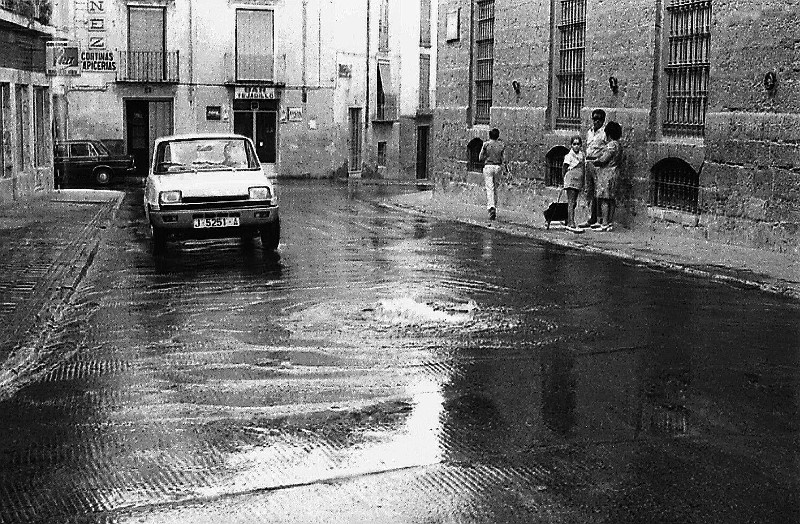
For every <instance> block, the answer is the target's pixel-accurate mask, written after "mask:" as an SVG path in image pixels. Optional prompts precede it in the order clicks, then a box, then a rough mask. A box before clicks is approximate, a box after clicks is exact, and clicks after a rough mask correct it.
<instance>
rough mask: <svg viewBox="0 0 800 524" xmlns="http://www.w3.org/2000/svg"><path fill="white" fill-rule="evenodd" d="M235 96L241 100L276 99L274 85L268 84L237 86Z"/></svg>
mask: <svg viewBox="0 0 800 524" xmlns="http://www.w3.org/2000/svg"><path fill="white" fill-rule="evenodd" d="M234 96H235V98H237V99H239V100H274V99H275V98H277V97H276V96H275V88H274V87H266V86H236V88H235V89H234Z"/></svg>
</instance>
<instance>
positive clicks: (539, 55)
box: [433, 0, 800, 253]
mask: <svg viewBox="0 0 800 524" xmlns="http://www.w3.org/2000/svg"><path fill="white" fill-rule="evenodd" d="M669 2H670V0H657V1H643V0H628V1H624V2H606V1H602V0H587V15H586V46H585V49H586V64H585V86H584V107H583V109H582V111H581V119H582V126H581V129H580V130H579V131H578V130H567V129H556V128H555V126H554V112H555V111H556V102H555V100H556V98H557V96H558V95H557V84H556V81H555V73H556V70H557V69H558V63H557V59H558V50H557V46H558V38H559V31H558V28H557V23H558V20H557V13H554V12H553V8H554V6H556V7H557V6H558V5H560V2H557V1H552V0H495V46H494V75H493V79H494V83H493V105H492V110H491V119H490V125H488V126H487V125H473V124H471V123H470V120H471V119H472V107H474V89H473V88H472V86H471V82H472V81H473V78H472V77H471V74H472V70H471V67H470V61H471V52H472V46H471V31H470V26H471V23H472V21H471V14H472V9H473V8H472V6H471V2H470V1H469V0H447V1H441V2H440V8H439V20H438V30H439V38H438V42H439V43H438V72H437V109H436V115H435V121H434V122H435V123H434V144H435V146H434V147H435V154H434V157H433V158H434V166H433V172H434V173H435V175H434V176H435V177H436V178H437V181H438V182H439V185H442V186H446V185H447V184H448V183H450V182H457V183H463V182H475V183H478V182H479V181H480V180H479V177H477V176H470V175H468V174H467V158H468V157H467V144H468V143H469V141H470V140H472V139H473V138H475V137H478V138H481V139H482V140H485V139H486V137H487V136H488V130H489V129H490V127H498V128H500V130H501V135H502V138H503V139H504V140H505V141H506V142H507V144H508V149H507V151H508V160H509V162H510V163H511V164H512V167H513V177H512V180H511V181H510V182H509V183H508V187H505V188H504V191H505V192H507V193H509V194H508V195H507V196H506V198H505V200H506V202H507V205H512V206H527V207H530V208H531V209H535V210H537V212H538V208H541V207H543V206H545V205H546V204H547V203H549V202H550V201H552V200H554V199H555V198H557V196H558V189H557V188H552V187H546V186H545V174H546V155H547V153H548V151H550V150H551V149H552V148H553V147H555V146H562V145H567V144H568V143H569V138H570V136H572V135H573V134H575V133H576V132H579V133H580V134H581V135H583V136H585V132H586V129H587V128H588V127H589V123H590V120H591V119H590V116H591V110H592V109H593V108H595V107H600V108H603V109H605V111H606V112H607V121H608V120H615V121H617V122H619V123H620V124H621V125H622V127H623V140H622V142H623V145H624V148H625V165H624V170H623V176H622V178H623V179H622V182H621V191H620V195H619V208H618V212H617V215H616V217H615V219H616V221H618V222H620V223H621V224H623V225H626V226H628V227H633V228H652V229H653V230H656V231H661V232H664V233H669V234H681V235H692V236H697V237H701V238H708V239H710V240H715V241H721V242H729V243H737V244H742V245H749V246H757V247H766V248H769V249H775V250H779V251H790V252H791V251H794V252H798V253H800V241H799V240H798V227H800V165H798V163H799V162H800V149H799V148H800V140H798V134H800V82H798V80H800V62H798V60H800V58H799V57H800V55H798V52H800V40H798V39H797V30H796V27H797V26H798V24H799V23H800V19H798V18H799V17H800V14H798V13H800V0H789V1H787V2H769V3H764V2H760V1H756V0H734V1H726V2H724V3H723V2H721V1H718V0H712V20H711V27H710V30H711V51H710V61H711V70H710V88H709V89H710V91H709V95H708V96H709V102H708V110H707V113H706V127H705V136H704V137H700V138H693V139H677V138H671V137H664V136H663V133H662V131H661V125H662V112H663V110H664V105H665V95H666V85H665V74H664V64H665V63H666V57H665V53H666V51H667V49H668V41H667V36H668V35H667V34H665V33H668V31H669V28H668V23H667V21H668V18H667V12H666V9H665V5H668V4H669ZM456 8H460V14H461V16H460V38H459V39H458V40H450V41H448V40H447V39H446V37H445V32H446V31H445V30H446V23H447V16H448V12H449V11H452V10H454V9H456ZM662 28H665V29H662ZM551 40H554V41H555V46H556V47H555V49H554V48H553V46H551ZM770 71H771V72H773V73H774V74H775V77H776V78H777V85H776V87H775V88H774V89H769V90H768V89H766V88H765V87H764V77H765V75H766V74H767V73H768V72H770ZM610 77H614V79H615V80H616V82H617V84H618V88H617V89H615V90H613V89H612V88H611V84H610V81H609V79H610ZM515 84H518V89H517V90H515V89H514V88H513V86H514V85H515ZM471 97H472V99H471ZM670 158H675V159H680V160H682V161H683V162H685V163H686V164H687V165H688V166H690V167H691V168H692V169H693V170H694V171H695V172H696V173H697V174H699V186H700V187H699V189H698V194H699V212H698V213H693V212H686V211H676V210H671V209H662V208H658V207H655V206H652V205H650V191H651V185H652V183H651V177H652V172H651V170H652V168H653V167H654V166H655V165H656V164H657V163H658V162H660V161H663V160H665V159H670ZM459 191H463V188H462V189H459Z"/></svg>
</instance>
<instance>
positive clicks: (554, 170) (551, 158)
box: [544, 146, 569, 187]
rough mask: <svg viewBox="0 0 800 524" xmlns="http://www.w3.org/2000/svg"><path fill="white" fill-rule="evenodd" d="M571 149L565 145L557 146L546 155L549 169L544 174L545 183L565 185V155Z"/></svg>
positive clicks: (555, 185)
mask: <svg viewBox="0 0 800 524" xmlns="http://www.w3.org/2000/svg"><path fill="white" fill-rule="evenodd" d="M567 153H569V149H567V148H566V147H564V146H555V147H554V148H552V149H551V150H550V151H548V152H547V155H545V157H544V158H545V160H546V162H547V171H546V172H545V174H544V185H546V186H552V187H558V186H563V185H564V168H563V164H564V157H565V156H567Z"/></svg>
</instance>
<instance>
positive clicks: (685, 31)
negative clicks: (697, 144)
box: [663, 0, 711, 136]
mask: <svg viewBox="0 0 800 524" xmlns="http://www.w3.org/2000/svg"><path fill="white" fill-rule="evenodd" d="M667 14H668V18H669V59H668V61H667V67H666V76H667V98H666V111H665V115H664V126H663V129H664V134H665V135H671V136H703V134H704V131H705V122H706V108H707V106H708V76H709V69H710V64H709V59H708V57H709V48H710V46H711V30H710V28H709V24H710V22H711V0H670V3H669V5H668V6H667Z"/></svg>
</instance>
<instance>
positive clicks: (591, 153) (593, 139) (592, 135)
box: [578, 109, 608, 229]
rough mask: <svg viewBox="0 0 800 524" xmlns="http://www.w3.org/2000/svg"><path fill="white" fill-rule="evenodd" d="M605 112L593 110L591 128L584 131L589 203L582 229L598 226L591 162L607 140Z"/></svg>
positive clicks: (586, 185) (598, 155) (595, 158)
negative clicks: (586, 218) (587, 217)
mask: <svg viewBox="0 0 800 524" xmlns="http://www.w3.org/2000/svg"><path fill="white" fill-rule="evenodd" d="M605 123H606V112H605V111H603V110H602V109H595V110H594V111H592V127H590V128H589V130H588V131H586V184H584V187H585V189H586V199H587V200H588V201H589V209H590V213H591V214H590V215H589V220H588V221H586V222H584V223H583V224H578V227H582V228H587V227H591V228H593V229H594V228H596V227H599V226H600V224H598V223H597V198H595V176H596V169H597V168H596V167H595V166H594V164H593V163H592V161H593V160H597V159H598V158H600V155H601V154H602V152H603V148H604V147H605V145H606V142H608V140H607V139H606V131H605Z"/></svg>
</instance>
